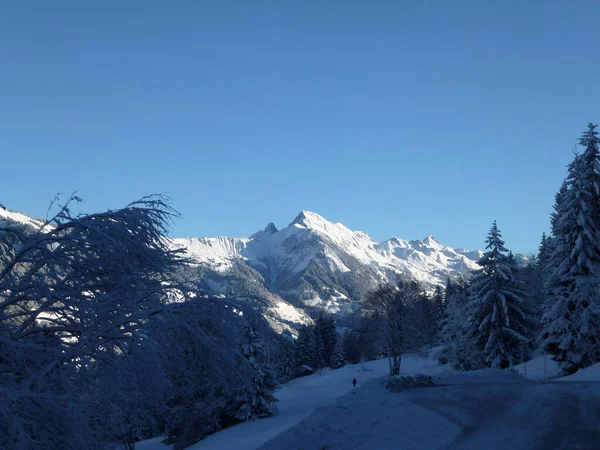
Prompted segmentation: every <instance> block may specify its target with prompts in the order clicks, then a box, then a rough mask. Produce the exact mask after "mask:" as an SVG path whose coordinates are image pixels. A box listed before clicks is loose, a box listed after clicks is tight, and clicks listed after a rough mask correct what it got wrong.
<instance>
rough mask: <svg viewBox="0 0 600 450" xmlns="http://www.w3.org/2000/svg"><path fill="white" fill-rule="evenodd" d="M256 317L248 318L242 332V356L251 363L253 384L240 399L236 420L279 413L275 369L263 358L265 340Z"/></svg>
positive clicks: (247, 387) (248, 386) (252, 418)
mask: <svg viewBox="0 0 600 450" xmlns="http://www.w3.org/2000/svg"><path fill="white" fill-rule="evenodd" d="M258 330H259V324H258V319H257V318H256V317H252V316H250V317H248V318H247V319H246V321H245V322H244V325H243V331H242V354H243V355H244V357H245V358H246V359H247V360H248V361H250V367H251V368H252V370H253V372H254V373H253V378H252V382H251V383H249V384H248V385H247V386H246V388H245V389H244V390H243V391H242V392H241V394H240V395H239V397H238V399H237V400H238V401H239V402H240V405H239V408H238V411H237V412H236V414H235V418H237V419H239V420H242V421H248V420H254V419H257V418H260V417H268V416H272V415H273V414H275V413H276V412H277V408H276V407H275V402H276V401H277V400H276V399H275V396H274V395H273V392H274V390H275V387H276V386H277V382H276V380H275V375H274V372H273V367H272V366H271V364H267V363H265V362H263V361H264V358H263V356H264V355H263V344H264V343H263V339H262V337H261V335H260V333H259V331H258Z"/></svg>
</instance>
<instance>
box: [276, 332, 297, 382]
mask: <svg viewBox="0 0 600 450" xmlns="http://www.w3.org/2000/svg"><path fill="white" fill-rule="evenodd" d="M295 351H296V348H295V344H294V342H292V341H290V340H289V339H285V338H284V339H282V340H281V341H280V342H279V343H278V344H277V347H276V349H275V355H274V358H273V359H274V363H275V374H276V375H277V381H279V383H286V382H288V381H290V380H291V379H293V378H294V376H295V374H296V358H295Z"/></svg>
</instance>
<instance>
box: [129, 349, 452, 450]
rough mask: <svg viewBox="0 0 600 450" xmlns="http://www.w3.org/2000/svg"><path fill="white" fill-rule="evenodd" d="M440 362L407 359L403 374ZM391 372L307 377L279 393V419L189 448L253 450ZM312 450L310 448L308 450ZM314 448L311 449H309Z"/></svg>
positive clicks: (429, 369) (434, 369)
mask: <svg viewBox="0 0 600 450" xmlns="http://www.w3.org/2000/svg"><path fill="white" fill-rule="evenodd" d="M444 370H445V367H444V366H439V365H438V364H437V360H434V359H430V358H427V357H419V356H413V355H407V356H405V357H404V358H403V360H402V373H403V374H409V373H429V374H437V373H439V372H441V371H444ZM388 371H389V366H388V362H387V360H377V361H370V362H367V363H364V364H356V365H349V366H345V367H342V368H341V369H338V370H328V369H325V370H322V371H320V372H319V373H316V374H314V375H310V376H308V377H303V378H297V379H295V380H292V381H290V382H289V383H286V384H284V385H283V386H282V387H281V389H279V390H278V391H277V392H276V397H277V399H278V400H279V401H278V403H277V408H278V410H279V413H278V414H277V415H276V416H273V417H269V418H266V419H260V420H255V421H252V422H244V423H241V424H238V425H235V426H233V427H231V428H227V429H225V430H222V431H219V432H218V433H215V434H213V435H211V436H208V437H207V438H206V439H203V440H202V441H200V442H198V443H197V444H195V445H192V446H191V447H189V449H190V450H209V449H220V450H253V449H256V448H258V447H260V446H261V445H263V444H264V443H266V442H267V441H269V440H270V439H272V438H274V437H275V436H277V435H278V434H280V433H282V432H284V431H285V430H286V429H288V428H290V427H292V426H294V425H296V424H297V423H299V422H300V421H302V420H304V419H306V418H307V417H308V416H310V415H311V414H312V413H314V412H315V410H317V409H318V408H320V407H323V406H326V405H329V404H331V403H332V402H333V401H335V400H336V399H337V398H339V397H341V396H343V395H345V394H348V393H349V392H351V391H356V390H358V388H360V387H361V386H362V385H363V383H366V382H368V381H369V380H373V379H376V378H380V377H383V376H385V375H386V374H387V373H388ZM353 378H356V380H357V381H358V386H357V389H356V390H355V389H354V388H353V387H352V379H353ZM160 440H161V438H155V439H150V440H148V441H144V442H139V443H138V444H136V446H135V448H136V450H167V449H168V448H169V447H168V446H166V445H163V444H161V443H160ZM307 448H309V447H307ZM310 448H312V447H310Z"/></svg>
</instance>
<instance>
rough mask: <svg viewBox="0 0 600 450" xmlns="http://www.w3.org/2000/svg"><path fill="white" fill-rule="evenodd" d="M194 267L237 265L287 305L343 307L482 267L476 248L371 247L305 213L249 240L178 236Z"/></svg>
mask: <svg viewBox="0 0 600 450" xmlns="http://www.w3.org/2000/svg"><path fill="white" fill-rule="evenodd" d="M173 242H174V245H177V246H179V247H185V248H186V249H187V250H188V253H189V255H190V256H191V257H192V258H193V259H195V260H196V262H198V263H205V264H208V265H209V266H211V267H212V268H213V269H216V270H217V271H219V272H221V273H226V272H227V271H230V270H235V269H233V267H234V265H235V263H236V262H240V263H243V264H247V265H249V266H250V267H252V268H253V269H254V270H256V271H258V272H259V273H260V275H261V276H262V277H263V278H264V283H265V287H266V288H267V289H268V290H269V291H270V292H272V293H273V294H277V295H279V296H281V297H283V298H284V299H286V300H288V301H291V302H292V303H303V304H306V305H311V306H320V307H326V308H327V309H329V310H330V311H332V312H335V311H340V310H342V309H344V306H343V303H344V302H346V303H352V302H355V301H357V300H359V299H360V298H362V296H364V294H365V292H368V291H369V290H371V289H373V288H374V287H376V286H378V285H379V284H381V283H382V282H386V281H392V282H394V281H396V280H398V279H399V277H401V276H406V275H407V276H410V277H412V278H414V279H415V280H417V281H419V282H420V283H422V284H423V285H425V286H427V287H429V288H433V286H436V285H443V284H445V283H446V280H447V279H448V278H453V279H456V278H462V277H468V276H470V274H471V272H472V271H473V270H477V269H479V266H478V265H477V263H476V260H477V259H478V258H479V256H480V255H481V252H479V251H469V250H463V249H460V250H455V249H453V248H451V247H446V246H444V245H442V244H440V243H439V242H438V241H437V240H436V239H435V237H433V236H432V235H429V236H427V237H425V238H424V239H417V240H411V241H407V240H403V239H400V238H397V237H393V238H391V239H389V240H387V241H384V242H376V241H374V240H373V239H371V238H370V237H369V235H367V234H366V233H364V232H362V231H352V230H350V229H349V228H347V227H346V226H345V225H343V224H341V223H333V222H330V221H328V220H327V219H325V218H323V217H322V216H320V215H318V214H316V213H313V212H311V211H302V212H300V214H298V215H297V216H296V218H295V219H294V220H293V221H292V222H291V223H290V224H289V225H288V226H287V227H285V228H283V229H281V230H278V229H277V227H275V225H274V224H272V223H270V224H269V225H267V227H266V228H265V229H264V230H260V231H258V232H257V233H255V234H253V235H252V236H251V237H250V238H226V237H218V238H217V237H210V238H192V239H175V240H173Z"/></svg>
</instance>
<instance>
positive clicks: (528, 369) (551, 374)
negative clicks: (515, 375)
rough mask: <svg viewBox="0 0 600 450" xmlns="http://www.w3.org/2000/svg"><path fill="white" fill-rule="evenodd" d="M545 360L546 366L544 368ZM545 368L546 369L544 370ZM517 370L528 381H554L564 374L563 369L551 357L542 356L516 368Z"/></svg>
mask: <svg viewBox="0 0 600 450" xmlns="http://www.w3.org/2000/svg"><path fill="white" fill-rule="evenodd" d="M544 359H545V360H546V361H545V366H544ZM544 367H545V368H544ZM515 370H516V371H517V372H519V373H520V374H521V375H523V376H524V377H525V378H527V379H528V380H536V381H542V380H544V379H546V378H547V379H548V380H552V379H555V378H557V377H559V376H560V375H561V374H562V369H561V368H560V366H559V365H558V363H557V362H556V361H554V360H553V359H552V358H551V357H550V355H546V356H544V355H541V356H537V357H535V358H533V359H532V360H530V361H527V362H526V363H523V364H519V365H518V366H515Z"/></svg>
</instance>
